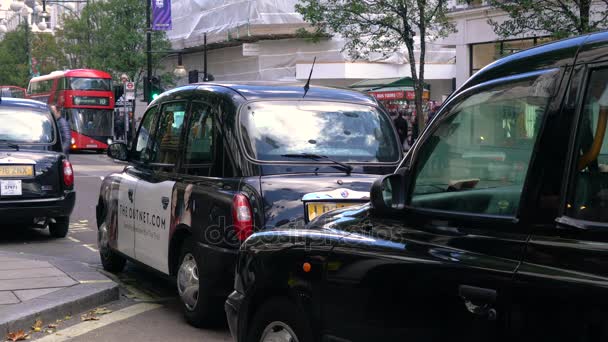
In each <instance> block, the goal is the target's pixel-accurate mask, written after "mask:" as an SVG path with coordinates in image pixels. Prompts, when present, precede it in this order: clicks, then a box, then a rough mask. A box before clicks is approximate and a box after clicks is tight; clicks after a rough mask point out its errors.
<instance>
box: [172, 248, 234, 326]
mask: <svg viewBox="0 0 608 342" xmlns="http://www.w3.org/2000/svg"><path fill="white" fill-rule="evenodd" d="M179 260H180V266H179V270H178V271H177V291H178V292H179V297H180V300H181V302H182V306H183V308H184V315H185V317H186V320H187V321H188V323H190V324H191V325H193V326H195V327H203V326H212V325H217V324H218V323H219V322H220V319H219V317H223V315H222V305H223V300H221V299H219V298H214V297H212V296H210V295H209V294H207V293H205V291H204V288H205V287H204V279H201V278H200V276H199V274H200V269H201V267H202V263H201V262H200V258H199V257H198V256H197V254H196V252H195V250H194V244H193V242H192V241H190V240H186V241H184V243H183V245H182V250H181V254H180V259H179Z"/></svg>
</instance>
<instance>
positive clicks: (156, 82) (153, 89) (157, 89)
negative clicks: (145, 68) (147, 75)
mask: <svg viewBox="0 0 608 342" xmlns="http://www.w3.org/2000/svg"><path fill="white" fill-rule="evenodd" d="M164 91H165V90H164V89H163V88H161V86H160V78H158V77H156V76H153V77H152V79H151V80H150V101H153V100H156V98H157V97H158V96H160V94H161V93H163V92H164Z"/></svg>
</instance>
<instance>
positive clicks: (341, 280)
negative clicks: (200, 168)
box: [226, 32, 608, 342]
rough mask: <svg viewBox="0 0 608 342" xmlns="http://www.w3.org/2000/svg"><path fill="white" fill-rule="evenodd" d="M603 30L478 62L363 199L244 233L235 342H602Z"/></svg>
mask: <svg viewBox="0 0 608 342" xmlns="http://www.w3.org/2000/svg"><path fill="white" fill-rule="evenodd" d="M607 126H608V33H607V32H603V33H597V34H592V35H586V36H581V37H577V38H573V39H569V40H564V41H558V42H555V43H552V44H549V45H544V46H539V47H536V48H533V49H530V50H527V51H523V52H520V53H516V54H514V55H511V56H509V57H506V58H504V59H501V60H498V61H496V62H495V63H493V64H491V65H489V66H487V67H486V68H484V69H482V70H481V71H479V72H478V73H476V74H475V75H474V76H473V77H471V78H470V79H469V80H468V81H467V82H466V83H465V84H464V85H463V87H461V88H460V89H459V90H458V91H457V92H456V93H455V94H453V95H452V96H451V97H450V98H449V99H448V101H447V102H446V103H445V105H444V106H443V107H442V109H441V111H440V112H439V113H438V114H437V116H436V117H435V118H434V119H433V122H432V123H431V124H430V125H429V126H427V129H426V130H425V131H424V133H423V134H422V136H421V137H420V138H419V140H418V141H417V142H416V144H415V145H414V146H413V147H412V149H411V150H410V152H409V153H408V155H407V156H406V158H405V160H404V162H403V163H402V164H401V166H400V168H399V169H398V170H397V172H396V173H395V174H392V175H388V176H385V177H383V178H381V179H379V180H378V181H377V182H376V183H374V185H373V187H372V191H371V196H370V197H371V204H366V205H363V206H357V207H350V208H344V209H338V210H337V211H333V212H330V213H327V214H325V215H323V216H320V217H319V218H317V219H316V220H313V221H312V222H311V223H310V224H309V225H308V226H307V227H306V228H305V229H295V230H282V229H281V230H274V231H267V232H259V233H257V234H255V235H252V236H251V237H250V238H249V239H248V240H247V241H245V243H244V244H243V247H242V250H241V254H240V258H239V262H238V266H237V268H238V270H237V276H236V280H235V291H234V292H233V293H232V294H231V295H230V297H229V299H228V301H227V302H226V311H227V315H228V321H229V324H230V328H231V331H232V333H233V336H234V337H235V339H236V340H237V341H239V342H243V341H246V342H259V341H262V342H265V341H275V342H276V341H285V342H287V341H299V342H310V341H327V342H329V341H334V342H338V341H340V342H346V341H606V340H607V339H608V134H606V133H607V132H606V130H607Z"/></svg>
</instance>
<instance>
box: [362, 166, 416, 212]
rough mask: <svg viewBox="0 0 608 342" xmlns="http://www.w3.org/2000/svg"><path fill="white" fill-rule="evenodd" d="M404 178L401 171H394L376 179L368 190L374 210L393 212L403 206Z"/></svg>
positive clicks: (404, 194) (404, 193)
mask: <svg viewBox="0 0 608 342" xmlns="http://www.w3.org/2000/svg"><path fill="white" fill-rule="evenodd" d="M406 179H407V176H406V175H404V174H403V173H394V174H390V175H386V176H383V177H380V178H379V179H377V180H376V181H375V182H374V184H373V185H372V189H371V191H370V199H371V204H372V207H373V208H374V210H376V211H379V212H381V213H387V212H394V211H397V210H401V209H403V208H404V207H405V197H406V193H407V191H406V189H405V185H406V183H407V182H406Z"/></svg>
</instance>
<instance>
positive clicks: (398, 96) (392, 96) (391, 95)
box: [370, 90, 406, 101]
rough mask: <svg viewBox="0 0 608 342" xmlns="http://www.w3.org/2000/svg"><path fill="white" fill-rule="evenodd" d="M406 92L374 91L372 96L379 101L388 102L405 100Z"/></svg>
mask: <svg viewBox="0 0 608 342" xmlns="http://www.w3.org/2000/svg"><path fill="white" fill-rule="evenodd" d="M405 93H406V92H405V91H403V90H397V91H372V92H370V94H371V95H372V96H373V97H375V98H376V99H378V100H381V101H388V100H403V99H404V98H405Z"/></svg>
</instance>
